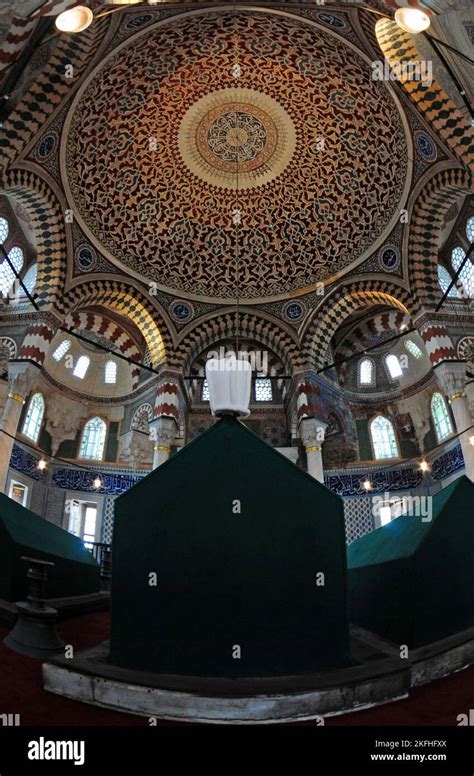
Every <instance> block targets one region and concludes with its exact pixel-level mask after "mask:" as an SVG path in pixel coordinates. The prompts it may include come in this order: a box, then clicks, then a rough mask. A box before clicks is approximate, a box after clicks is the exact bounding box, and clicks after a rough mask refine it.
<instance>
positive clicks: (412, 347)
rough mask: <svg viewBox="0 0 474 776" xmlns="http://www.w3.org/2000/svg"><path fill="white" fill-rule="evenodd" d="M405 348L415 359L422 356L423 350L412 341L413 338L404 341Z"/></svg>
mask: <svg viewBox="0 0 474 776" xmlns="http://www.w3.org/2000/svg"><path fill="white" fill-rule="evenodd" d="M405 348H406V350H408V352H409V353H410V354H411V355H412V356H413V358H416V359H417V361H419V360H420V358H423V351H422V350H421V349H420V348H419V347H418V345H417V344H416V343H415V342H413V340H407V341H406V342H405Z"/></svg>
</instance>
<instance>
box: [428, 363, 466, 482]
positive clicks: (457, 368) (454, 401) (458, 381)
mask: <svg viewBox="0 0 474 776" xmlns="http://www.w3.org/2000/svg"><path fill="white" fill-rule="evenodd" d="M435 372H436V376H437V378H438V380H439V382H440V384H441V386H442V388H443V390H444V392H445V394H446V396H447V399H448V401H449V403H450V405H451V409H452V411H453V415H454V421H455V424H456V431H457V432H458V434H460V436H459V442H460V444H461V449H462V454H463V458H464V464H465V467H466V476H467V477H469V479H470V480H471V481H473V482H474V446H473V445H471V443H470V441H469V438H470V437H471V436H472V434H473V433H474V431H467V429H468V428H469V427H470V426H471V425H472V415H471V410H470V408H469V402H468V399H467V396H466V390H465V387H466V366H465V364H464V362H461V361H451V362H444V363H443V364H439V365H438V366H437V367H435ZM463 432H465V433H463Z"/></svg>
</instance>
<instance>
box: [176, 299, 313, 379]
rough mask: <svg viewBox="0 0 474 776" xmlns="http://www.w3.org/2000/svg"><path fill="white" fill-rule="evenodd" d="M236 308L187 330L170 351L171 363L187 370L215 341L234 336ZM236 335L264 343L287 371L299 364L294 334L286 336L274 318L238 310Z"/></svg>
mask: <svg viewBox="0 0 474 776" xmlns="http://www.w3.org/2000/svg"><path fill="white" fill-rule="evenodd" d="M236 334H237V326H236V311H235V310H229V311H226V312H224V313H221V314H220V315H216V316H213V317H209V318H208V319H207V320H205V321H203V322H202V323H201V324H200V325H198V326H196V327H195V328H194V329H192V330H191V331H189V332H188V334H187V335H186V336H185V337H184V338H183V340H182V341H181V342H180V344H179V346H178V347H177V348H176V351H175V353H174V355H173V359H174V364H173V365H174V366H175V367H176V368H178V369H182V370H183V371H184V372H185V373H187V372H189V370H190V368H191V366H192V364H193V363H194V361H195V360H196V358H197V357H198V355H199V354H200V353H201V352H202V351H203V350H206V349H207V348H208V347H209V346H210V345H213V344H214V343H216V342H219V341H224V340H229V339H231V338H233V337H236ZM239 337H240V338H241V340H242V341H244V340H250V341H255V342H259V343H262V344H263V345H266V346H267V347H268V348H269V349H270V350H273V352H274V353H275V355H276V356H277V357H278V358H279V359H280V360H281V362H282V364H284V367H285V370H286V371H287V374H292V373H293V371H294V370H295V369H297V368H298V366H300V365H301V363H302V361H301V354H300V351H299V347H298V341H297V338H296V335H294V337H292V336H290V335H289V333H288V332H286V331H285V330H284V329H283V328H281V326H279V325H278V324H277V323H276V321H272V320H270V319H268V318H264V317H263V316H260V315H257V314H256V313H252V312H243V311H241V313H240V317H239Z"/></svg>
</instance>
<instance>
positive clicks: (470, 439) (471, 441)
mask: <svg viewBox="0 0 474 776" xmlns="http://www.w3.org/2000/svg"><path fill="white" fill-rule="evenodd" d="M469 444H470V445H472V446H473V447H474V434H471V436H470V437H469Z"/></svg>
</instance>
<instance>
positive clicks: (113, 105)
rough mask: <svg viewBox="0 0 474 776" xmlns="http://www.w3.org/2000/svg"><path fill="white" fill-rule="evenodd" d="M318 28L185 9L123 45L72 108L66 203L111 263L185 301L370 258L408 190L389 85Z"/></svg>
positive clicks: (252, 293)
mask: <svg viewBox="0 0 474 776" xmlns="http://www.w3.org/2000/svg"><path fill="white" fill-rule="evenodd" d="M371 74H372V69H371V67H370V63H369V61H368V60H367V61H366V60H365V59H364V58H363V56H362V55H361V54H360V53H358V52H357V51H356V49H355V48H353V47H352V45H351V44H349V43H347V42H345V41H343V40H342V39H341V38H339V37H337V36H336V35H334V34H332V33H331V32H330V31H328V30H325V29H323V28H322V27H316V26H315V25H311V24H309V23H306V22H304V21H301V20H296V19H294V18H291V17H288V16H285V15H283V14H271V15H270V14H268V13H258V12H247V13H244V12H239V14H238V16H237V17H233V16H232V14H230V13H226V12H221V13H219V12H215V11H214V12H211V13H209V14H205V13H199V14H189V15H183V16H181V17H177V18H175V19H173V20H169V21H167V22H165V23H163V22H161V23H159V24H157V25H155V26H153V27H151V28H148V29H147V30H146V31H145V32H143V33H138V34H137V35H135V36H134V37H133V38H132V39H129V40H127V41H126V43H124V44H122V45H121V46H120V47H119V48H118V49H115V50H114V51H113V52H112V54H111V55H109V57H108V58H105V59H104V60H103V61H102V62H101V64H100V65H99V66H98V67H96V69H95V70H94V71H93V73H92V74H91V76H90V77H89V80H88V81H87V82H86V83H85V84H84V86H83V88H82V89H81V90H80V92H79V93H78V95H77V96H76V99H75V101H74V103H73V105H72V107H71V111H70V114H69V116H68V120H67V122H66V127H65V132H64V138H63V145H62V170H63V176H64V184H65V188H66V191H67V195H68V198H69V199H70V205H71V206H72V207H73V208H74V211H75V214H76V217H77V219H78V221H79V223H80V225H81V227H82V229H83V230H84V232H85V233H86V234H87V235H88V237H89V239H90V240H91V241H92V242H93V243H94V244H95V245H96V247H97V248H99V249H100V250H102V252H103V253H104V255H105V256H107V257H108V258H109V259H110V260H111V261H112V262H113V263H114V264H115V265H117V266H119V267H120V266H121V267H122V268H123V269H125V270H126V271H128V272H130V273H131V274H133V275H135V276H137V277H139V278H141V279H144V280H145V282H150V281H152V282H155V283H157V285H158V287H160V288H162V289H164V290H167V291H170V292H171V293H174V294H178V295H181V296H184V297H189V298H195V299H196V298H205V299H208V300H209V299H211V300H213V301H218V302H224V303H225V302H229V303H230V302H232V301H233V300H234V299H235V297H236V295H237V293H238V294H239V296H240V299H241V300H242V301H248V302H250V301H253V302H255V301H265V300H270V299H275V298H283V297H285V296H288V295H294V294H298V293H303V292H304V291H308V290H310V289H311V288H314V285H315V284H316V283H318V282H320V281H328V280H329V279H331V278H334V277H335V276H337V275H338V274H342V273H344V272H346V271H348V269H350V268H351V267H353V266H355V265H356V264H358V263H360V262H361V261H362V260H363V259H364V258H365V257H366V256H367V255H368V254H369V253H370V252H371V250H373V249H374V248H376V247H377V246H378V245H379V244H380V243H381V242H382V241H383V239H384V238H385V237H386V236H387V235H388V233H389V232H390V230H391V228H392V227H393V225H394V223H395V222H396V221H397V218H398V212H399V209H400V208H401V207H403V204H404V201H405V198H406V195H407V189H408V186H409V177H410V169H409V163H408V158H409V156H410V154H409V153H408V148H407V144H408V142H409V141H408V139H407V136H406V132H405V127H404V123H403V120H402V116H401V113H400V111H399V108H398V105H397V103H396V100H395V98H394V96H393V94H392V92H391V90H390V88H389V87H387V85H386V84H385V83H383V82H379V81H374V80H372V78H371Z"/></svg>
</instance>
